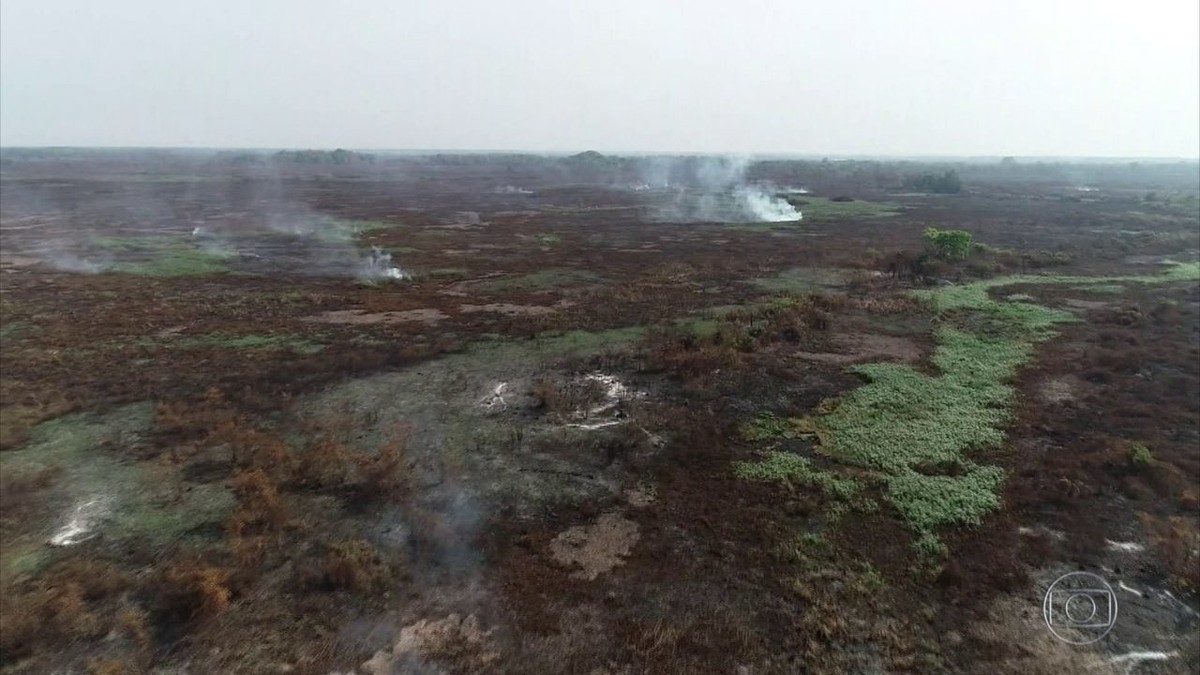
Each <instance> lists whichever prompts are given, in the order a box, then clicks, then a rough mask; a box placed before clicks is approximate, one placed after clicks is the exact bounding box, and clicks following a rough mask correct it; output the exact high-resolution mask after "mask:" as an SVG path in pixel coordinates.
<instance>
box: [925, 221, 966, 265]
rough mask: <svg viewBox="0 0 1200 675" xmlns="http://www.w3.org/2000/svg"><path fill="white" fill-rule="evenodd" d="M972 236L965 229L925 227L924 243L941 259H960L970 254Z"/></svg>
mask: <svg viewBox="0 0 1200 675" xmlns="http://www.w3.org/2000/svg"><path fill="white" fill-rule="evenodd" d="M973 241H974V238H973V237H972V236H971V233H970V232H967V231H966V230H939V229H937V228H936V227H927V228H925V243H926V244H927V245H928V246H929V248H931V249H933V252H934V254H935V255H936V256H937V257H939V258H942V259H943V260H962V259H964V258H966V257H967V256H968V255H970V254H971V245H972V243H973Z"/></svg>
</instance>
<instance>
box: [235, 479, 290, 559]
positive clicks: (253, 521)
mask: <svg viewBox="0 0 1200 675" xmlns="http://www.w3.org/2000/svg"><path fill="white" fill-rule="evenodd" d="M231 488H232V490H233V494H234V497H236V498H237V508H236V509H234V512H233V515H231V516H230V517H229V520H228V521H227V522H226V523H225V534H226V542H227V543H228V546H229V550H230V551H231V552H232V553H233V554H234V555H235V556H236V557H237V559H238V560H239V561H240V562H241V563H242V565H243V566H244V567H256V566H257V565H259V564H261V562H262V559H263V556H264V555H265V554H266V552H267V550H268V549H270V548H271V547H272V546H274V545H277V544H278V543H279V535H280V532H281V530H282V528H283V525H284V522H285V520H286V516H285V514H284V508H283V501H282V500H281V499H280V497H279V490H278V489H277V488H276V486H275V484H274V483H273V482H272V481H271V478H270V477H269V476H268V475H267V474H266V472H264V471H263V470H262V469H251V470H249V471H243V472H242V473H240V474H238V475H237V476H235V477H234V479H233V481H232V484H231Z"/></svg>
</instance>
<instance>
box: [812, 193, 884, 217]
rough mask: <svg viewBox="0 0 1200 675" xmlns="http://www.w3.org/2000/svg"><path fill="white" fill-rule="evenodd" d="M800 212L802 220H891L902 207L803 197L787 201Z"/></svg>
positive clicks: (859, 200) (860, 201) (879, 203)
mask: <svg viewBox="0 0 1200 675" xmlns="http://www.w3.org/2000/svg"><path fill="white" fill-rule="evenodd" d="M789 201H790V202H791V203H792V205H793V206H795V207H796V208H797V209H799V210H800V213H801V214H803V216H804V220H806V221H808V220H837V219H842V218H891V217H893V216H898V215H900V211H901V209H902V207H901V206H900V205H899V204H895V203H892V202H868V201H863V200H861V199H855V200H854V201H852V202H835V201H833V200H832V199H828V198H826V197H810V196H807V195H805V196H803V197H800V198H793V199H791V200H789Z"/></svg>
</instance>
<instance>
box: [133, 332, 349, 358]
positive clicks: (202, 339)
mask: <svg viewBox="0 0 1200 675" xmlns="http://www.w3.org/2000/svg"><path fill="white" fill-rule="evenodd" d="M139 344H141V345H142V346H147V347H171V348H174V349H290V350H292V351H294V352H297V353H300V354H316V353H318V352H320V351H321V350H322V349H324V348H325V345H322V344H320V343H317V342H311V341H309V340H305V339H304V338H301V337H297V336H295V335H253V334H251V335H224V334H222V333H211V334H209V335H197V336H194V337H180V338H175V339H167V340H151V339H143V340H140V341H139Z"/></svg>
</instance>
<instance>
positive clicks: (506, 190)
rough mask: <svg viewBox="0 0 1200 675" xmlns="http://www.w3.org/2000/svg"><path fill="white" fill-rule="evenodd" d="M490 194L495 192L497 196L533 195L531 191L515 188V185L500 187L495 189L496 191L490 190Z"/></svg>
mask: <svg viewBox="0 0 1200 675" xmlns="http://www.w3.org/2000/svg"><path fill="white" fill-rule="evenodd" d="M492 192H495V193H496V194H498V195H531V194H533V190H527V189H525V188H522V187H517V186H515V185H501V186H500V187H497V188H496V189H494V190H492Z"/></svg>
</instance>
